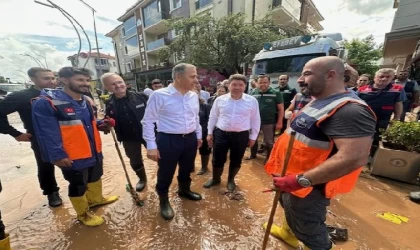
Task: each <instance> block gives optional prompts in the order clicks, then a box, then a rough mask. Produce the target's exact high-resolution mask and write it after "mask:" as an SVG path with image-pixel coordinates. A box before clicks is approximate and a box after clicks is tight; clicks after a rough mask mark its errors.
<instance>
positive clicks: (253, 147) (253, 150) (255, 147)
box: [245, 141, 262, 161]
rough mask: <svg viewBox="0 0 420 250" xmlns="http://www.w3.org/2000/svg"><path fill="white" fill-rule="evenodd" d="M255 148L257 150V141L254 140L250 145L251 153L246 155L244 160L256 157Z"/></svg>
mask: <svg viewBox="0 0 420 250" xmlns="http://www.w3.org/2000/svg"><path fill="white" fill-rule="evenodd" d="M261 147H262V145H261ZM257 150H258V141H255V144H254V146H252V148H251V154H250V155H249V156H248V157H245V160H247V161H249V160H252V159H255V158H257Z"/></svg>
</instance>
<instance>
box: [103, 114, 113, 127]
mask: <svg viewBox="0 0 420 250" xmlns="http://www.w3.org/2000/svg"><path fill="white" fill-rule="evenodd" d="M102 121H103V122H104V124H106V126H108V127H115V120H114V119H112V118H110V117H108V116H107V117H105V119H103V120H102Z"/></svg>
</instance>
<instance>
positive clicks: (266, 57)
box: [248, 33, 347, 91]
mask: <svg viewBox="0 0 420 250" xmlns="http://www.w3.org/2000/svg"><path fill="white" fill-rule="evenodd" d="M342 40H343V37H342V35H341V34H340V33H334V34H319V35H305V36H297V37H291V38H286V39H283V40H279V41H274V42H268V43H265V44H264V48H263V49H262V50H261V51H260V52H259V53H258V54H256V55H255V57H254V59H253V62H254V66H253V68H252V75H251V79H252V78H256V77H257V76H258V75H260V74H267V75H269V76H270V78H271V86H272V87H277V86H278V78H279V76H280V75H288V76H289V86H290V87H292V88H296V90H298V91H299V88H298V84H297V80H298V78H299V76H300V75H301V73H302V69H303V67H304V66H305V64H306V63H307V62H308V61H309V60H311V59H314V58H317V57H321V56H328V55H335V56H338V57H340V58H341V59H343V60H344V61H346V59H347V51H346V50H345V49H344V48H343V47H341V46H340V45H339V44H338V42H339V41H342ZM248 88H249V87H248Z"/></svg>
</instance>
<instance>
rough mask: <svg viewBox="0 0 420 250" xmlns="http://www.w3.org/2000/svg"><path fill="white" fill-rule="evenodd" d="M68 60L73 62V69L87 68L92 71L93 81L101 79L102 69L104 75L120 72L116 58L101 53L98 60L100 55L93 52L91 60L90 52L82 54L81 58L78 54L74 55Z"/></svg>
mask: <svg viewBox="0 0 420 250" xmlns="http://www.w3.org/2000/svg"><path fill="white" fill-rule="evenodd" d="M67 59H68V60H69V61H70V62H71V65H72V66H73V67H80V68H81V67H85V68H87V69H89V70H90V71H92V73H93V75H92V80H96V79H99V78H100V77H101V74H100V68H101V69H102V73H103V74H104V73H108V72H112V73H119V72H120V71H119V70H118V66H117V60H115V57H113V56H111V55H106V54H102V53H100V57H99V58H98V53H96V52H92V53H90V58H89V52H81V53H80V54H79V56H77V54H74V55H72V56H69V57H67ZM76 59H77V60H76ZM85 64H86V66H85Z"/></svg>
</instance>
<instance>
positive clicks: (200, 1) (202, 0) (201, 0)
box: [195, 0, 213, 10]
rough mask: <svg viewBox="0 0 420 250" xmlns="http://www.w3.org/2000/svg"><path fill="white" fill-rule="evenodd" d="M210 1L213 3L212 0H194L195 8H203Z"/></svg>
mask: <svg viewBox="0 0 420 250" xmlns="http://www.w3.org/2000/svg"><path fill="white" fill-rule="evenodd" d="M211 3H213V0H196V1H195V9H196V10H198V9H201V8H204V7H206V6H207V5H209V4H211Z"/></svg>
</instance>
